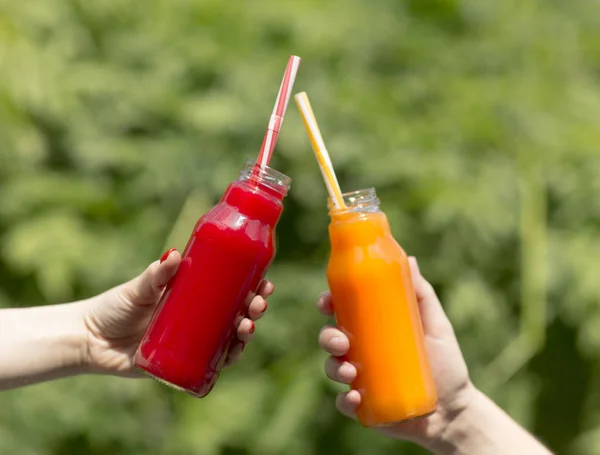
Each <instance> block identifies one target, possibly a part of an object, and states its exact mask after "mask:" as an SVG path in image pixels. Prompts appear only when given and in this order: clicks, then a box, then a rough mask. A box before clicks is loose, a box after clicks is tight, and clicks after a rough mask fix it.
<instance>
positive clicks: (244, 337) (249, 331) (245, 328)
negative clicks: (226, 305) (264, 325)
mask: <svg viewBox="0 0 600 455" xmlns="http://www.w3.org/2000/svg"><path fill="white" fill-rule="evenodd" d="M255 329H256V326H255V325H254V322H253V321H252V320H251V319H248V318H244V319H242V322H240V324H239V325H238V328H237V337H238V340H240V341H243V342H244V343H249V342H250V341H251V340H252V338H254V330H255Z"/></svg>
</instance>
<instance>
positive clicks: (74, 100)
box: [0, 0, 600, 455]
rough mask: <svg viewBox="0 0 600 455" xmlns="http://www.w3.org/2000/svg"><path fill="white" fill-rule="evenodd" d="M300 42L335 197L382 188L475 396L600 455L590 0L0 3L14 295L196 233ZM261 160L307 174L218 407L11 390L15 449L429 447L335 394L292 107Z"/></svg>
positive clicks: (4, 267) (237, 451) (132, 392)
mask: <svg viewBox="0 0 600 455" xmlns="http://www.w3.org/2000/svg"><path fill="white" fill-rule="evenodd" d="M291 53H295V54H298V55H300V56H302V57H303V59H304V60H303V64H302V66H301V68H300V74H299V77H298V79H297V82H296V91H300V90H306V91H307V92H308V93H309V95H310V96H311V99H312V103H313V108H314V110H315V112H316V114H317V117H318V119H319V121H320V124H321V129H322V131H323V133H324V136H325V138H326V141H327V143H328V146H329V149H330V152H331V154H332V157H333V160H334V163H335V166H336V169H337V172H338V173H339V177H340V181H341V184H342V186H343V188H344V189H345V190H353V189H359V188H364V187H370V186H374V187H376V188H377V191H378V194H379V196H380V198H381V200H382V207H383V208H384V210H385V211H386V212H387V214H388V216H389V218H390V221H391V224H392V226H393V232H394V234H395V236H396V238H397V239H398V240H399V242H400V243H401V244H402V245H403V246H404V247H405V249H406V250H407V251H408V253H409V254H412V255H416V256H417V257H418V258H419V259H420V264H421V269H422V271H423V273H424V274H425V275H426V276H427V277H428V278H429V279H430V280H431V281H432V282H433V283H434V285H435V287H436V289H437V290H438V292H439V294H440V296H441V298H442V301H443V304H444V306H445V308H446V310H447V312H448V314H449V316H450V318H451V320H452V322H453V324H454V326H455V329H456V331H457V335H458V338H459V340H460V342H461V345H462V348H463V350H464V354H465V356H466V358H467V361H468V364H469V366H470V370H471V374H472V378H473V380H474V381H475V383H476V385H477V386H478V387H480V388H481V389H483V390H484V391H485V392H486V393H488V394H490V395H491V396H492V397H493V398H494V399H495V400H496V401H497V402H498V403H499V404H500V405H501V406H502V407H503V408H504V409H506V410H507V411H508V412H509V413H510V414H511V415H512V416H513V417H514V418H515V419H517V420H518V421H519V422H520V423H522V424H523V425H525V426H526V427H527V428H528V429H530V430H531V431H533V432H534V433H535V434H536V435H537V436H538V437H540V438H541V439H542V440H543V441H544V442H545V443H547V444H548V445H549V446H550V447H552V448H553V449H554V450H555V451H556V452H557V453H568V454H574V455H591V454H600V299H599V297H600V236H599V227H600V177H599V175H600V152H599V147H600V4H599V3H598V2H596V1H592V0H570V1H566V0H504V1H496V2H494V1H487V2H482V1H479V0H426V1H424V0H328V1H320V0H293V1H292V0H288V1H275V0H273V1H260V0H253V1H242V0H232V1H227V2H224V1H220V0H168V1H166V0H145V1H143V2H141V1H138V2H134V1H128V0H103V1H96V2H91V1H84V0H27V1H18V0H3V1H1V2H0V236H1V240H0V289H1V293H0V302H1V305H2V306H5V307H14V306H31V305H46V304H51V303H58V302H63V301H69V300H73V299H80V298H85V297H89V296H92V295H95V294H97V293H99V292H101V291H103V290H105V289H107V288H109V287H111V286H113V285H116V284H118V283H121V282H123V281H125V280H127V279H129V278H131V277H133V276H135V275H136V274H137V273H139V272H140V271H141V270H143V269H144V267H145V266H146V265H147V264H148V263H149V262H151V261H153V260H155V259H156V258H158V257H159V256H160V254H161V253H162V252H163V250H164V249H165V248H167V247H171V246H176V247H179V248H183V246H184V245H185V242H186V241H187V238H188V234H189V233H190V231H191V229H192V227H193V225H194V222H195V220H196V218H197V217H198V216H199V215H201V214H202V213H203V212H204V211H205V210H206V209H208V208H209V207H210V206H211V205H212V204H213V203H215V202H216V201H217V200H218V198H219V197H220V195H221V194H222V192H223V190H224V189H225V187H226V185H227V183H228V182H229V181H231V180H232V179H234V178H236V176H237V173H238V172H239V170H240V169H241V168H242V166H243V165H244V163H245V162H246V160H248V159H251V158H253V157H255V156H256V153H257V151H258V149H259V146H260V143H261V140H262V136H263V134H264V130H265V127H266V123H267V120H268V117H269V115H270V112H271V109H272V105H273V102H274V99H275V94H276V91H277V89H278V87H279V83H280V81H281V75H282V72H283V69H284V67H285V64H286V61H287V58H288V56H289V55H290V54H291ZM272 164H273V166H274V167H276V168H277V169H279V170H281V171H283V172H285V173H287V174H288V175H290V176H291V177H292V178H293V188H292V192H291V194H290V196H289V197H288V199H287V201H286V209H285V213H284V216H283V219H282V220H281V223H280V226H279V229H278V234H279V237H278V257H277V260H276V262H275V264H274V266H273V267H272V269H271V271H270V273H269V277H270V278H271V280H272V281H274V282H275V284H276V293H275V295H274V296H273V298H272V299H271V300H270V305H269V312H268V314H267V316H266V317H265V318H264V319H263V320H261V321H260V323H259V324H258V329H257V336H256V339H255V342H253V343H252V344H251V345H250V346H249V348H248V349H247V352H246V353H245V359H244V361H243V362H242V363H241V364H240V365H239V366H237V367H236V368H233V369H230V370H228V371H227V372H226V373H224V375H223V376H222V379H221V380H220V382H219V383H218V386H217V387H216V388H215V390H214V391H213V393H212V394H211V395H210V396H209V397H208V398H206V399H203V400H195V399H192V398H190V397H188V396H186V395H183V394H180V393H177V392H174V391H171V390H170V389H168V388H166V387H163V386H160V385H158V384H156V383H154V382H152V381H149V380H126V379H117V378H110V377H78V378H73V379H67V380H61V381H57V382H55V383H49V384H43V385H39V386H34V387H29V388H24V389H20V390H16V391H9V392H4V393H2V394H0V453H3V454H7V455H13V454H15V455H63V454H65V455H66V454H70V455H72V454H89V455H121V454H123V455H125V454H126V455H141V454H154V453H156V454H164V455H180V454H186V455H187V454H197V455H258V454H260V455H278V454H286V455H296V454H297V455H311V454H314V455H324V454H348V455H351V454H374V455H386V454H399V453H403V454H423V453H425V452H424V451H422V450H421V449H419V448H417V447H414V446H412V445H410V444H403V443H400V442H397V441H393V440H390V439H386V438H384V437H382V436H380V435H378V434H376V433H375V432H372V431H367V430H365V429H362V428H360V427H359V426H358V425H357V424H356V423H355V422H352V421H349V420H347V419H345V418H343V417H342V416H340V415H339V414H338V413H337V412H336V411H335V409H334V404H333V399H334V396H335V394H336V392H338V391H339V390H340V388H338V387H337V386H336V385H334V384H332V383H331V382H330V381H328V380H327V379H326V377H325V375H324V373H323V372H322V364H323V361H324V359H325V355H324V354H323V353H321V352H320V351H319V350H318V347H317V334H318V331H319V328H320V326H321V325H322V324H323V323H324V322H325V321H324V320H323V318H322V317H321V316H320V315H319V314H317V311H316V310H315V303H314V302H315V300H316V297H317V296H318V294H319V293H320V291H321V290H323V289H324V288H325V284H326V283H325V278H324V270H325V264H326V261H327V257H328V239H327V231H326V229H327V223H328V218H327V213H326V209H325V198H326V194H325V189H324V185H323V183H322V181H321V176H320V173H319V171H318V169H317V165H316V162H315V159H314V157H313V155H312V151H311V149H310V146H309V143H308V140H307V138H306V134H305V131H304V129H303V126H302V124H301V121H300V117H299V115H298V113H297V111H296V108H295V106H294V104H293V103H292V104H290V109H289V111H288V114H287V117H286V121H285V124H284V127H283V130H282V133H281V136H280V140H279V144H278V147H277V149H276V152H275V156H274V158H273V162H272ZM0 330H1V327H0Z"/></svg>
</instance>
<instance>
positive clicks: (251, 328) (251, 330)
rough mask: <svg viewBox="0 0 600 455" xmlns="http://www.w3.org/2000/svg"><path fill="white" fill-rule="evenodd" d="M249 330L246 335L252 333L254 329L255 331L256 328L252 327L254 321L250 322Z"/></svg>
mask: <svg viewBox="0 0 600 455" xmlns="http://www.w3.org/2000/svg"><path fill="white" fill-rule="evenodd" d="M250 324H251V326H250V330H248V333H254V329H256V326H255V325H254V321H250Z"/></svg>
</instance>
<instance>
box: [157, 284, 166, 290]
mask: <svg viewBox="0 0 600 455" xmlns="http://www.w3.org/2000/svg"><path fill="white" fill-rule="evenodd" d="M165 286H166V284H161V285H160V286H159V287H158V289H164V288H165Z"/></svg>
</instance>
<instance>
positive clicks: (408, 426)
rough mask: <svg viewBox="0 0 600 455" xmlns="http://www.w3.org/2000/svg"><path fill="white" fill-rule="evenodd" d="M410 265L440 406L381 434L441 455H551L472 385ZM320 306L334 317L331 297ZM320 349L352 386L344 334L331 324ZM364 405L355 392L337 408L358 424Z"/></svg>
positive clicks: (437, 307)
mask: <svg viewBox="0 0 600 455" xmlns="http://www.w3.org/2000/svg"><path fill="white" fill-rule="evenodd" d="M409 263H410V268H411V275H412V280H413V284H414V287H415V292H416V294H417V301H418V304H419V310H420V313H421V320H422V324H423V331H424V335H425V345H426V349H427V354H428V357H429V361H430V364H431V369H432V373H433V376H434V380H435V383H436V388H437V391H438V407H437V410H436V411H435V412H434V413H433V414H431V415H430V416H428V417H424V418H422V419H417V420H414V421H410V422H406V423H402V424H399V425H396V426H392V427H386V428H382V429H378V431H380V432H381V433H383V434H384V435H386V436H390V437H392V438H396V439H403V440H409V441H412V442H415V443H417V444H419V445H421V446H422V447H425V448H426V449H429V450H430V451H431V452H433V453H435V454H438V455H506V454H527V455H550V454H551V452H550V451H549V450H548V449H546V448H545V447H544V446H543V445H542V444H541V443H540V442H539V441H537V440H536V439H535V438H534V437H533V436H532V435H531V434H529V433H528V432H527V431H526V430H525V429H523V428H522V427H521V426H519V425H518V424H517V423H516V422H515V421H514V420H513V419H511V418H510V417H509V416H508V415H507V414H506V413H505V412H504V411H503V410H502V409H500V408H499V407H498V406H497V405H496V404H495V403H494V402H493V401H492V400H490V399H489V398H488V397H487V396H485V395H484V394H483V393H481V392H480V391H479V390H477V388H476V387H475V386H474V385H473V383H472V382H471V380H470V378H469V372H468V369H467V365H466V363H465V360H464V358H463V355H462V352H461V349H460V346H459V344H458V341H457V339H456V336H455V334H454V329H453V328H452V324H451V323H450V320H449V319H448V317H447V316H446V314H445V312H444V310H443V308H442V305H441V303H440V301H439V299H438V297H437V295H436V293H435V291H434V289H433V287H432V286H431V284H430V283H429V282H428V281H427V280H426V279H425V278H424V277H423V276H422V275H421V272H420V270H419V266H418V264H417V261H416V259H415V258H414V257H411V258H409ZM317 307H318V308H319V311H321V313H323V314H324V315H326V316H333V309H334V307H335V302H332V299H331V294H330V293H329V292H325V293H323V294H322V295H321V297H320V298H319V301H318V303H317ZM319 345H320V346H321V348H323V349H324V350H325V351H327V352H328V353H329V354H330V355H331V357H329V358H328V359H327V361H326V364H325V372H326V374H327V376H329V377H330V378H331V379H333V380H334V381H337V382H339V383H342V384H351V383H352V382H353V381H354V379H355V378H356V375H357V370H356V368H355V367H354V365H352V363H350V362H348V361H346V360H343V358H342V356H344V355H346V354H347V353H348V350H349V347H350V342H349V340H348V338H347V337H346V335H344V333H342V332H341V331H340V330H339V329H337V328H336V327H334V326H330V325H327V326H325V327H324V328H323V329H322V330H321V333H320V335H319ZM360 402H361V397H360V393H359V392H358V391H356V390H350V391H348V392H345V393H342V394H340V395H338V397H337V399H336V405H337V408H338V409H339V410H340V411H341V412H342V413H343V414H345V415H347V416H349V417H351V418H354V419H356V409H357V408H358V406H360Z"/></svg>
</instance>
